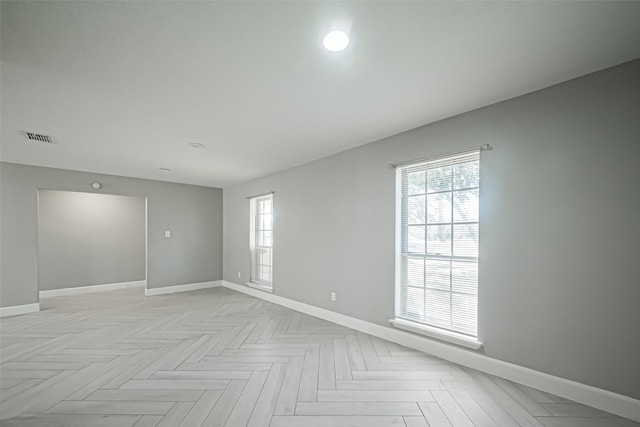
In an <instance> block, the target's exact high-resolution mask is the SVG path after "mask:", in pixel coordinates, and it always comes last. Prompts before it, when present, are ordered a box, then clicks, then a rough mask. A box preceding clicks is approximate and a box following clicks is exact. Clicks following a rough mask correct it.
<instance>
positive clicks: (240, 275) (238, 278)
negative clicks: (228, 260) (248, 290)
mask: <svg viewBox="0 0 640 427" xmlns="http://www.w3.org/2000/svg"><path fill="white" fill-rule="evenodd" d="M240 276H241V275H240V272H239V271H238V279H240Z"/></svg>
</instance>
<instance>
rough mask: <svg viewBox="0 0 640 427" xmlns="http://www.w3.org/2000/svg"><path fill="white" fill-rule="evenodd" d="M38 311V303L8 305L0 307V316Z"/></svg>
mask: <svg viewBox="0 0 640 427" xmlns="http://www.w3.org/2000/svg"><path fill="white" fill-rule="evenodd" d="M37 311H40V303H39V302H34V303H33V304H23V305H12V306H9V307H0V317H8V316H17V315H19V314H27V313H35V312H37Z"/></svg>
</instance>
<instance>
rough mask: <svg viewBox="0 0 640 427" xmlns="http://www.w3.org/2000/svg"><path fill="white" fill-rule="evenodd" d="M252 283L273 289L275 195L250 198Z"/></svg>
mask: <svg viewBox="0 0 640 427" xmlns="http://www.w3.org/2000/svg"><path fill="white" fill-rule="evenodd" d="M250 205H251V215H250V216H251V223H250V238H249V248H250V251H251V279H250V281H251V283H252V284H254V285H257V286H258V287H260V288H263V289H266V290H272V289H273V195H272V194H267V195H264V196H258V197H253V198H251V199H250Z"/></svg>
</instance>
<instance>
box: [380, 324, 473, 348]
mask: <svg viewBox="0 0 640 427" xmlns="http://www.w3.org/2000/svg"><path fill="white" fill-rule="evenodd" d="M389 323H390V324H391V325H393V326H395V327H396V328H400V329H404V330H405V331H409V332H413V333H415V334H420V335H424V336H427V337H429V338H435V339H437V340H440V341H446V342H449V343H451V344H456V345H461V346H463V347H467V348H470V349H472V350H480V349H481V348H482V346H483V345H484V344H483V343H481V342H480V341H478V340H477V339H475V338H473V337H469V336H467V335H463V334H459V333H457V332H453V331H447V330H445V329H439V328H434V327H432V326H427V325H423V324H421V323H416V322H411V321H409V320H404V319H391V320H389Z"/></svg>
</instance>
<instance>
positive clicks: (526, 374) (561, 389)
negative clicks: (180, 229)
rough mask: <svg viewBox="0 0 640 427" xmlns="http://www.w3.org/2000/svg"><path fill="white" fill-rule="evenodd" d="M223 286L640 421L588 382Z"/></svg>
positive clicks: (633, 406)
mask: <svg viewBox="0 0 640 427" xmlns="http://www.w3.org/2000/svg"><path fill="white" fill-rule="evenodd" d="M222 286H224V287H226V288H229V289H232V290H234V291H238V292H242V293H244V294H247V295H251V296H253V297H256V298H260V299H263V300H266V301H269V302H272V303H274V304H278V305H282V306H284V307H287V308H290V309H292V310H296V311H299V312H301V313H305V314H308V315H310V316H314V317H319V318H321V319H324V320H328V321H330V322H333V323H337V324H339V325H342V326H346V327H348V328H351V329H355V330H358V331H361V332H364V333H367V334H369V335H373V336H376V337H378V338H382V339H385V340H387V341H392V342H395V343H397V344H400V345H403V346H406V347H411V348H414V349H416V350H420V351H423V352H425V353H428V354H431V355H433V356H437V357H440V358H442V359H446V360H449V361H451V362H454V363H458V364H460V365H463V366H467V367H469V368H473V369H477V370H479V371H482V372H486V373H488V374H491V375H496V376H499V377H501V378H505V379H508V380H510V381H514V382H517V383H519V384H523V385H526V386H528V387H533V388H536V389H538V390H542V391H546V392H548V393H552V394H555V395H557V396H560V397H564V398H566V399H570V400H573V401H575V402H578V403H582V404H584V405H588V406H592V407H594V408H598V409H600V410H603V411H606V412H610V413H612V414H616V415H619V416H621V417H625V418H629V419H632V420H634V421H640V400H637V399H633V398H631V397H628V396H624V395H621V394H618V393H613V392H611V391H607V390H603V389H600V388H597V387H593V386H590V385H586V384H582V383H579V382H576V381H571V380H568V379H565V378H560V377H556V376H554V375H550V374H546V373H544V372H540V371H536V370H534V369H529V368H525V367H523V366H519V365H515V364H513V363H508V362H504V361H502V360H498V359H494V358H491V357H489V356H485V355H484V354H480V353H476V352H473V351H470V350H466V349H463V348H459V347H455V346H453V345H449V344H445V343H442V342H438V341H435V340H432V339H429V338H427V337H424V336H419V335H414V334H411V333H408V332H404V331H401V330H398V329H395V328H390V327H387V326H382V325H377V324H375V323H371V322H367V321H364V320H360V319H356V318H354V317H350V316H346V315H344V314H340V313H336V312H333V311H330V310H326V309H324V308H320V307H316V306H313V305H309V304H305V303H302V302H298V301H294V300H292V299H289V298H284V297H281V296H278V295H274V294H271V293H266V292H262V291H259V290H257V289H253V288H250V287H248V286H243V285H238V284H237V283H233V282H229V281H226V280H222Z"/></svg>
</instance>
